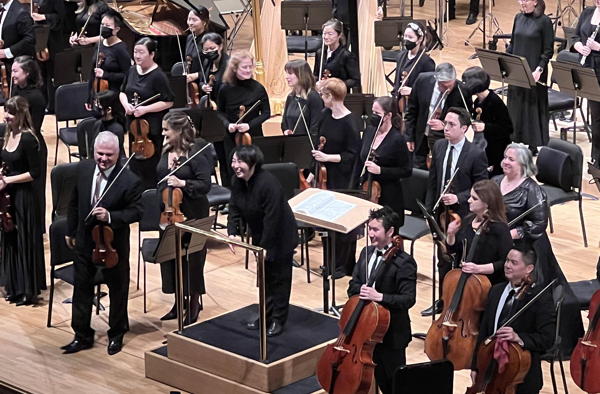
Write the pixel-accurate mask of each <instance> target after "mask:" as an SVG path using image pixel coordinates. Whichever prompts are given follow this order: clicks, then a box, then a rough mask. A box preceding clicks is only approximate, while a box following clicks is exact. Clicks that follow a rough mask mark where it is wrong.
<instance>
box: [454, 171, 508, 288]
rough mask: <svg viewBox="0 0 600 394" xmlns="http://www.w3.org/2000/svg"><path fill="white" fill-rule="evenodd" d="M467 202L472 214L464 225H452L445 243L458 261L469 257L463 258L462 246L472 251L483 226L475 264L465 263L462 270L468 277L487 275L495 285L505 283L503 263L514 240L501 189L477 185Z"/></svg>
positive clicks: (484, 183) (487, 183) (490, 183)
mask: <svg viewBox="0 0 600 394" xmlns="http://www.w3.org/2000/svg"><path fill="white" fill-rule="evenodd" d="M468 202H469V211H470V213H469V214H468V215H467V216H466V217H465V218H464V219H463V220H462V224H458V222H457V221H452V222H450V224H449V225H448V232H447V234H446V236H447V238H446V243H447V244H448V246H449V250H450V251H452V252H454V253H455V254H456V261H460V260H461V257H466V256H462V253H463V242H466V245H467V247H466V250H467V251H469V250H470V249H471V248H472V247H473V239H474V238H475V233H476V232H477V230H478V229H479V227H480V226H485V227H484V228H485V230H484V231H483V232H482V233H481V235H480V236H479V240H478V243H477V247H476V248H475V249H474V253H473V258H472V261H466V262H463V263H462V265H461V268H462V271H463V272H465V273H467V274H484V275H487V277H488V279H489V280H490V282H491V283H492V284H496V283H499V282H502V281H504V261H505V260H506V255H507V254H508V251H509V250H510V248H511V247H512V238H511V237H510V230H509V228H508V224H507V222H506V208H505V207H504V201H503V200H502V193H501V192H500V188H499V187H498V185H496V183H494V182H493V181H491V180H489V179H484V180H481V181H477V182H475V184H474V185H473V187H472V188H471V196H470V197H469V200H468Z"/></svg>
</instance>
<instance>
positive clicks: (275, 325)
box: [267, 319, 283, 337]
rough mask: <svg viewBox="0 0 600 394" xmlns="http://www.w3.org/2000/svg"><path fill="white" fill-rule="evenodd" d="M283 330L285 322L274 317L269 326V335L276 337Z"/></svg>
mask: <svg viewBox="0 0 600 394" xmlns="http://www.w3.org/2000/svg"><path fill="white" fill-rule="evenodd" d="M282 332H283V324H281V323H279V321H277V320H276V319H273V321H272V322H271V324H270V325H269V328H267V336H268V337H274V336H277V335H279V334H281V333H282Z"/></svg>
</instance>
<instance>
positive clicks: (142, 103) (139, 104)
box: [133, 93, 160, 108]
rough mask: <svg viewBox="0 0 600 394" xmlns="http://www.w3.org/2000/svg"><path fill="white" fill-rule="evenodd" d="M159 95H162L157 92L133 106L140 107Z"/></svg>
mask: <svg viewBox="0 0 600 394" xmlns="http://www.w3.org/2000/svg"><path fill="white" fill-rule="evenodd" d="M158 96H160V93H156V94H155V95H154V96H152V97H150V98H147V99H146V100H144V101H142V102H141V103H137V104H136V105H134V106H133V108H138V107H140V106H142V105H144V104H146V103H147V102H149V101H152V100H154V99H155V98H157V97H158Z"/></svg>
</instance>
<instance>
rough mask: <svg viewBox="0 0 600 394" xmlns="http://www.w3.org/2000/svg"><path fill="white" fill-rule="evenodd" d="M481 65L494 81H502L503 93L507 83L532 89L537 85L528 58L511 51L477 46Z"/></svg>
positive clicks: (476, 49)
mask: <svg viewBox="0 0 600 394" xmlns="http://www.w3.org/2000/svg"><path fill="white" fill-rule="evenodd" d="M475 53H476V54H477V57H478V58H479V61H480V62H481V67H482V68H483V69H484V70H485V71H486V72H487V73H488V74H489V75H490V78H491V79H492V80H494V81H498V82H501V83H502V94H503V95H504V92H505V89H504V86H505V85H514V86H519V87H522V88H526V89H530V88H532V87H534V86H535V85H536V82H535V79H533V75H532V73H531V69H530V68H529V64H528V63H527V59H525V58H524V57H521V56H517V55H511V54H509V53H503V52H498V51H492V50H490V49H482V48H475Z"/></svg>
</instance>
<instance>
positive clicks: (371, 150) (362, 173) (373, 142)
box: [360, 115, 385, 178]
mask: <svg viewBox="0 0 600 394" xmlns="http://www.w3.org/2000/svg"><path fill="white" fill-rule="evenodd" d="M384 116H385V115H384ZM382 123H383V116H382V117H381V119H379V124H378V125H377V129H375V133H373V140H372V141H371V145H370V146H369V152H368V154H367V158H366V159H365V162H364V164H363V167H362V170H361V171H360V177H361V178H362V176H363V175H365V170H366V169H367V161H369V157H370V156H371V152H373V146H374V145H375V138H376V137H377V133H378V132H379V129H380V128H381V124H382Z"/></svg>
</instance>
